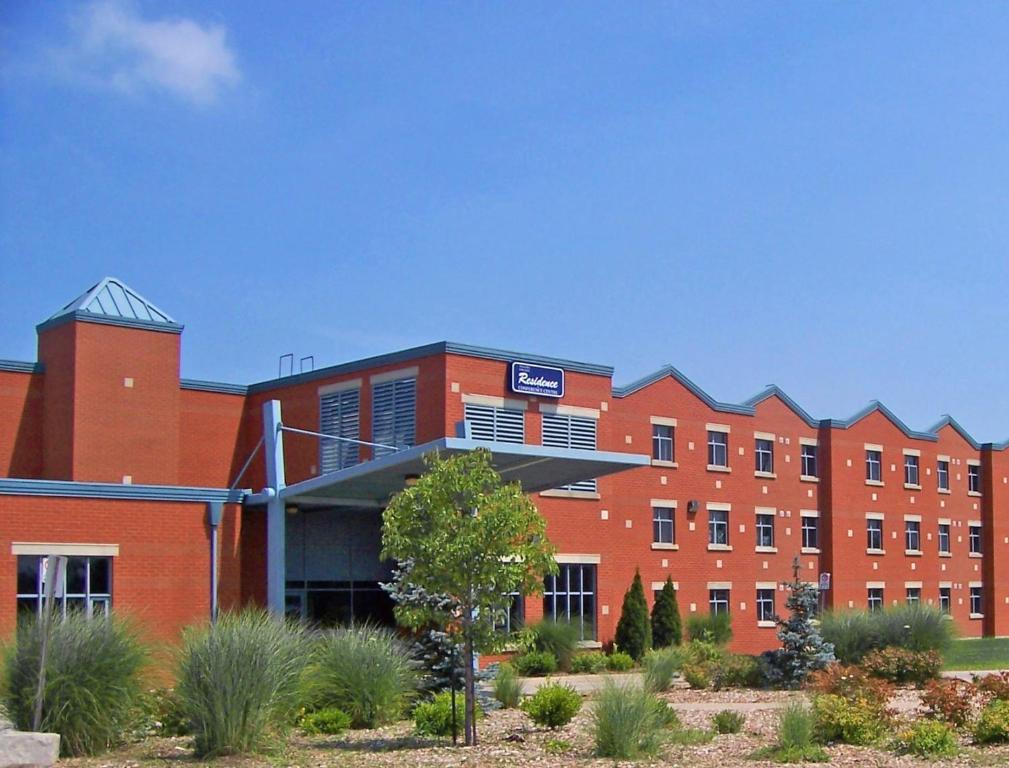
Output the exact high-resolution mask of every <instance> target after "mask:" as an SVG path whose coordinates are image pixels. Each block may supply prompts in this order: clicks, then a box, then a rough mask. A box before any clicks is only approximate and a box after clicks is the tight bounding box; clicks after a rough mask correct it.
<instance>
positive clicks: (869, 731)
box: [813, 693, 889, 746]
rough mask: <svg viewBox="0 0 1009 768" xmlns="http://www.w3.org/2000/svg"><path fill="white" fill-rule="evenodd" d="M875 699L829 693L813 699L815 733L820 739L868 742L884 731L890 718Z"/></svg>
mask: <svg viewBox="0 0 1009 768" xmlns="http://www.w3.org/2000/svg"><path fill="white" fill-rule="evenodd" d="M884 714H885V710H884V709H883V708H882V707H881V706H880V704H879V703H878V702H870V701H867V700H865V699H853V700H852V699H846V698H844V697H842V696H837V695H835V694H831V693H825V694H820V695H819V696H817V697H816V698H814V699H813V719H814V733H815V734H816V738H817V740H819V741H822V742H832V741H840V742H844V743H845V744H855V745H858V746H867V745H869V744H875V743H876V742H877V741H879V740H880V739H881V738H882V737H883V736H885V735H886V732H887V728H888V725H889V718H888V717H884Z"/></svg>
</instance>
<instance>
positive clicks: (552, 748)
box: [543, 739, 571, 755]
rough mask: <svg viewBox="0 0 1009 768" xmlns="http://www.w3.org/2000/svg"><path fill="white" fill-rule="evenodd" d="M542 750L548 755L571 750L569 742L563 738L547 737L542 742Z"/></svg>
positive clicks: (561, 753)
mask: <svg viewBox="0 0 1009 768" xmlns="http://www.w3.org/2000/svg"><path fill="white" fill-rule="evenodd" d="M543 751H544V752H546V753H547V754H548V755H563V754H565V753H567V752H570V751H571V742H570V741H565V740H564V739H547V740H546V741H545V742H543Z"/></svg>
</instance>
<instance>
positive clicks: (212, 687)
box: [175, 610, 308, 756]
mask: <svg viewBox="0 0 1009 768" xmlns="http://www.w3.org/2000/svg"><path fill="white" fill-rule="evenodd" d="M307 655H308V645H307V641H306V636H305V633H304V630H302V629H301V628H300V627H299V626H298V625H296V624H292V623H287V622H284V621H281V620H279V619H277V618H276V617H274V616H271V615H270V614H268V613H267V612H266V611H261V610H248V611H243V612H242V613H224V614H222V615H221V616H220V618H219V619H218V620H217V623H216V624H213V625H211V626H208V627H200V628H191V629H188V630H186V632H185V634H184V635H183V646H182V651H181V659H180V662H179V674H178V678H179V682H178V686H177V687H176V689H175V690H176V692H177V694H178V696H179V700H180V702H181V706H182V709H183V711H184V712H185V713H186V716H187V717H188V718H189V721H190V724H191V733H192V734H193V738H194V744H195V748H196V754H197V755H199V756H216V755H228V754H241V753H247V752H259V751H263V750H266V749H269V748H271V747H273V746H275V745H276V744H277V743H278V742H280V741H282V739H283V737H284V736H285V735H286V733H287V730H288V728H289V727H290V724H291V723H292V722H293V721H294V715H295V713H296V712H297V709H298V703H299V684H300V681H301V675H302V672H303V671H304V669H305V663H306V657H307Z"/></svg>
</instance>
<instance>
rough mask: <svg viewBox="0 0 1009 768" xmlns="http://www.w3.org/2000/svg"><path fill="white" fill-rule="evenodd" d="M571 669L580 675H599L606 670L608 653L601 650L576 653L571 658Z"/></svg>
mask: <svg viewBox="0 0 1009 768" xmlns="http://www.w3.org/2000/svg"><path fill="white" fill-rule="evenodd" d="M571 671H572V672H574V673H575V674H579V675H598V674H599V673H600V672H605V671H606V654H605V653H602V652H601V651H586V652H585V653H576V654H575V655H574V657H573V658H572V659H571Z"/></svg>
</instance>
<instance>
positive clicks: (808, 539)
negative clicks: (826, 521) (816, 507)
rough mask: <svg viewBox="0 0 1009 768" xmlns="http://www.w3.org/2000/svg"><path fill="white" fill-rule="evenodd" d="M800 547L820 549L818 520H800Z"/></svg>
mask: <svg viewBox="0 0 1009 768" xmlns="http://www.w3.org/2000/svg"><path fill="white" fill-rule="evenodd" d="M802 547H803V549H819V548H820V520H819V518H816V517H803V518H802Z"/></svg>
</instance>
